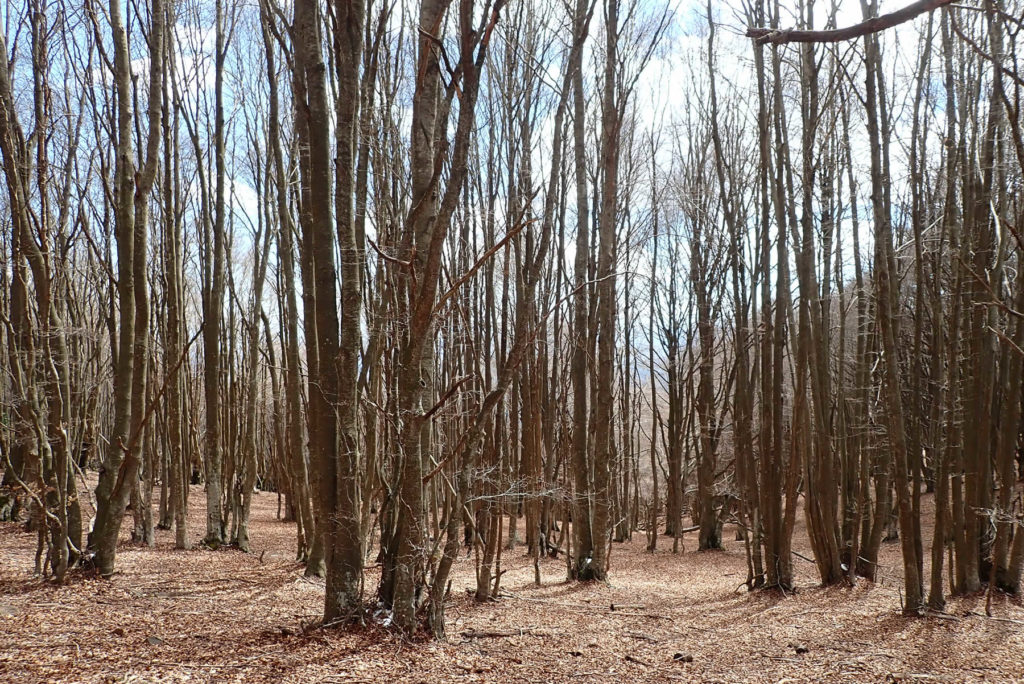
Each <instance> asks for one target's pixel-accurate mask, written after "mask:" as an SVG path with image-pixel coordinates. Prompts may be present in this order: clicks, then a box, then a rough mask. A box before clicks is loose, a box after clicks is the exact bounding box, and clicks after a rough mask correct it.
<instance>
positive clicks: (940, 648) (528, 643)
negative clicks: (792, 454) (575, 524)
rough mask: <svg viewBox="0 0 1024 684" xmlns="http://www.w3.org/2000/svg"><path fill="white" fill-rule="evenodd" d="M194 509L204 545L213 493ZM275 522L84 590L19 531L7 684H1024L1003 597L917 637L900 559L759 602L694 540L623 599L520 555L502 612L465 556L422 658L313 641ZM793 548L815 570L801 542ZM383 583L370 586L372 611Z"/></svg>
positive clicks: (5, 615) (129, 564)
mask: <svg viewBox="0 0 1024 684" xmlns="http://www.w3.org/2000/svg"><path fill="white" fill-rule="evenodd" d="M190 501H191V502H192V504H193V505H192V509H191V513H190V521H189V523H190V525H191V527H190V536H191V537H192V538H193V541H196V540H198V538H199V537H200V536H201V535H202V530H203V528H202V524H203V520H204V515H205V511H204V509H203V502H204V497H203V493H202V491H201V489H200V488H199V487H194V488H193V490H192V494H191V499H190ZM276 512H277V497H276V496H275V495H273V494H266V493H264V494H260V495H258V496H255V497H254V503H253V510H252V526H251V537H252V553H249V554H245V553H241V552H239V551H237V550H231V549H222V550H220V551H209V550H203V549H200V548H196V549H194V550H191V551H184V552H182V551H174V550H173V536H172V533H171V532H167V531H159V532H158V533H157V544H156V546H155V547H154V548H144V547H139V546H134V545H132V544H130V543H129V542H128V541H127V540H126V541H125V542H124V543H123V544H122V545H121V547H120V549H119V551H118V559H117V567H118V572H117V574H115V576H114V577H113V578H112V579H111V580H100V579H96V578H94V577H91V576H84V575H81V574H79V575H77V576H75V577H74V578H73V579H72V580H71V581H70V582H69V583H68V584H67V585H65V586H54V585H53V584H52V583H50V582H47V581H44V580H41V579H39V578H35V577H33V576H32V566H33V563H32V559H33V554H34V549H35V535H34V534H28V533H26V532H25V531H24V530H23V528H22V526H20V525H17V524H14V523H3V524H0V682H5V683H6V682H44V681H47V682H49V681H86V682H97V681H99V682H147V681H183V680H198V681H244V682H278V681H286V682H568V681H592V682H665V681H693V682H698V681H699V682H739V681H756V682H780V681H790V682H804V681H827V682H833V681H848V682H868V681H908V682H922V681H923V682H928V681H943V682H945V681H1022V680H1024V608H1022V607H1021V605H1020V603H1019V602H1014V601H1010V600H1008V599H1007V598H1006V597H1004V596H1001V595H998V596H994V597H993V615H994V616H996V618H995V619H992V618H987V617H984V609H985V597H984V596H975V597H969V598H963V599H956V600H951V601H950V603H949V605H948V606H947V610H948V613H949V614H948V616H946V617H941V618H940V617H930V618H918V619H911V618H905V617H903V616H901V615H900V588H901V584H902V581H901V571H900V567H901V566H900V561H899V545H898V544H892V543H890V544H886V545H885V547H884V549H883V552H882V558H881V573H880V581H879V582H877V583H875V584H871V583H868V582H861V583H860V584H858V586H856V587H854V588H833V589H821V588H818V587H817V586H816V573H815V569H814V566H813V565H812V564H811V563H808V562H806V561H805V560H802V559H800V558H794V564H795V569H796V574H797V583H798V585H799V589H798V591H797V592H796V593H794V594H790V595H786V596H783V595H779V594H771V593H759V592H755V593H748V592H747V591H746V590H745V587H744V586H743V581H744V579H745V577H746V562H745V557H744V551H743V543H742V542H737V541H734V540H733V539H734V534H733V533H732V530H730V529H729V528H728V527H727V528H726V542H725V550H724V551H720V552H706V553H698V552H695V551H693V550H692V549H693V548H694V547H695V545H696V540H695V539H693V538H692V537H693V535H687V538H686V539H685V547H686V551H685V552H684V553H681V554H678V555H674V554H672V552H671V547H672V540H671V539H668V538H665V537H662V538H661V539H659V545H658V551H657V552H656V553H655V554H653V555H652V554H650V553H648V552H646V550H645V548H646V540H645V539H644V535H643V533H638V534H637V535H636V536H635V537H634V539H633V541H631V542H628V543H625V544H615V545H614V547H613V550H612V559H611V572H610V578H611V580H610V582H609V583H608V584H588V585H580V584H567V583H566V582H565V564H564V560H562V559H557V560H555V559H545V560H543V561H542V563H541V571H542V585H541V586H539V587H538V586H535V585H534V581H533V566H532V562H531V560H530V559H529V558H527V557H525V556H524V550H523V549H524V547H522V546H519V547H517V548H516V550H515V551H512V552H506V553H505V554H504V558H503V567H504V568H506V569H507V570H508V572H507V573H506V574H505V575H504V577H503V582H502V585H503V587H504V590H505V593H506V595H505V596H504V597H503V598H502V599H501V600H500V601H498V602H496V603H491V604H484V605H481V604H477V603H474V602H473V600H472V597H471V596H469V595H468V594H467V593H466V591H465V590H466V589H467V588H469V587H471V586H475V580H474V579H473V578H474V563H473V559H472V557H469V558H466V557H465V556H463V557H462V558H460V560H459V562H458V563H457V564H456V566H455V569H454V581H453V584H452V598H451V601H450V603H449V606H448V609H447V617H448V623H447V631H448V635H449V640H448V641H447V642H445V643H439V642H423V643H419V642H417V643H409V642H407V641H403V640H402V639H401V638H399V637H398V636H396V635H394V634H392V633H390V632H389V631H387V630H386V629H384V628H382V627H367V628H363V629H360V630H358V631H341V630H335V629H319V628H315V627H311V625H314V624H315V623H316V621H317V619H318V616H319V614H320V611H321V609H322V601H323V582H322V581H319V580H315V579H313V580H310V579H306V578H304V577H303V573H302V567H301V566H300V565H299V564H297V563H295V562H293V560H292V558H293V551H294V546H295V539H294V535H295V528H294V526H293V525H292V524H288V523H284V522H280V521H278V520H276ZM130 526H131V522H130V518H129V519H126V520H125V525H124V530H125V534H127V530H128V529H130ZM794 547H795V550H796V551H797V552H799V553H801V554H803V555H804V556H808V557H809V556H810V550H809V548H808V544H807V540H806V535H805V532H804V530H803V529H802V527H798V530H797V534H796V537H795V539H794ZM377 579H378V573H377V571H376V570H374V569H369V570H367V572H366V588H367V592H366V593H367V596H372V594H373V591H374V589H375V588H376V583H377ZM612 604H628V605H631V606H633V607H631V608H626V609H621V610H612V609H611V606H612ZM484 633H489V635H484ZM499 634H510V635H511V636H498V635H499ZM797 647H799V649H798V648H797ZM798 651H799V652H798ZM676 654H682V656H684V657H680V658H679V659H676ZM690 657H692V660H690V661H689V662H687V660H688V659H689V658H690Z"/></svg>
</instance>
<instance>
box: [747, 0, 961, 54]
mask: <svg viewBox="0 0 1024 684" xmlns="http://www.w3.org/2000/svg"><path fill="white" fill-rule="evenodd" d="M954 1H955V0H918V1H917V2H914V3H911V4H909V5H907V6H906V7H904V8H903V9H899V10H896V11H895V12H890V13H889V14H883V15H882V16H880V17H872V18H871V19H868V20H867V21H862V22H861V23H859V24H854V25H853V26H847V27H845V28H841V29H831V30H828V31H800V30H796V29H785V30H781V29H771V28H755V27H753V26H752V27H750V28H748V29H747V38H753V39H754V42H755V43H758V44H761V45H763V44H765V43H774V44H775V45H782V44H785V43H839V42H841V41H844V40H851V39H853V38H860V37H861V36H866V35H868V34H870V33H878V32H879V31H884V30H885V29H887V28H892V27H893V26H897V25H899V24H903V23H905V22H908V21H910V20H911V19H914V18H915V17H917V16H919V15H921V14H924V13H925V12H931V11H932V10H935V9H938V8H940V7H945V6H946V5H951V4H953V2H954Z"/></svg>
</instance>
